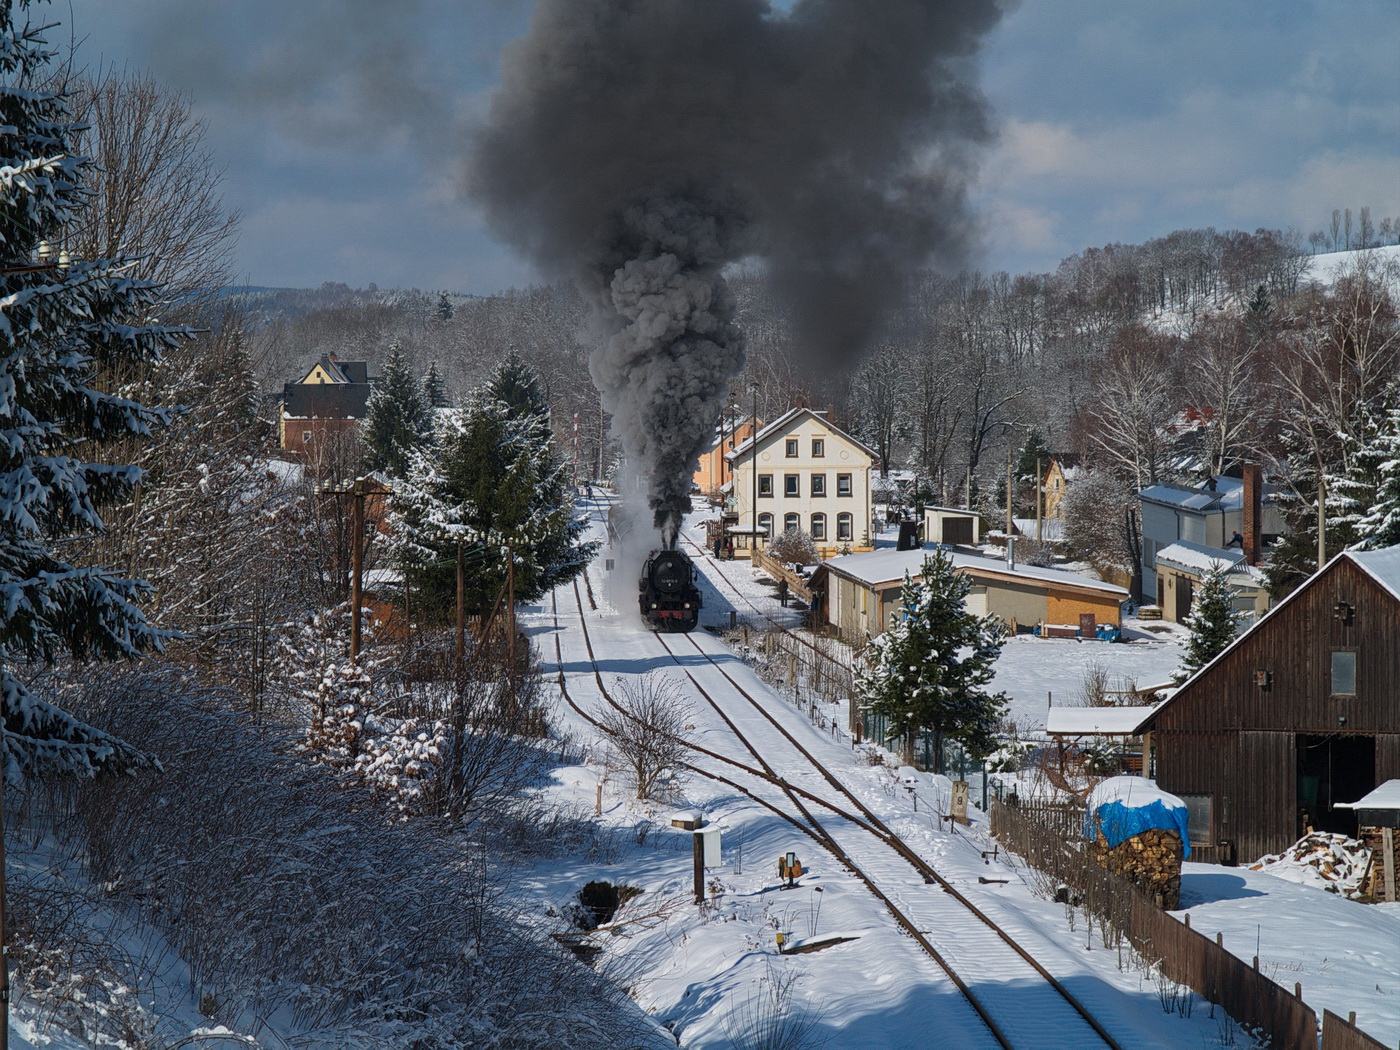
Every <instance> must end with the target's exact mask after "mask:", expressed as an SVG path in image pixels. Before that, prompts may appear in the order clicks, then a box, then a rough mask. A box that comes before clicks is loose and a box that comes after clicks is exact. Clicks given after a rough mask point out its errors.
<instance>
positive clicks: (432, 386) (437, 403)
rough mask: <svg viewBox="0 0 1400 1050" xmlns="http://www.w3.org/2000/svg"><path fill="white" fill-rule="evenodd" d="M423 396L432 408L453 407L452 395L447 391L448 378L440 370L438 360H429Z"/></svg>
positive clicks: (424, 379)
mask: <svg viewBox="0 0 1400 1050" xmlns="http://www.w3.org/2000/svg"><path fill="white" fill-rule="evenodd" d="M423 397H424V398H425V399H426V400H427V402H428V407H429V408H430V409H431V408H450V407H452V397H451V395H449V394H448V392H447V380H446V379H444V378H443V377H442V373H441V372H439V371H438V366H437V362H436V361H432V362H429V364H428V374H427V375H426V376H424V377H423Z"/></svg>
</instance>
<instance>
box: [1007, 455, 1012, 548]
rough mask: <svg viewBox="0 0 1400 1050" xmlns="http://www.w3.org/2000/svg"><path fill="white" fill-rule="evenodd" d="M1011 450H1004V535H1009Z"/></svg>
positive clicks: (1010, 526) (1010, 524)
mask: <svg viewBox="0 0 1400 1050" xmlns="http://www.w3.org/2000/svg"><path fill="white" fill-rule="evenodd" d="M1011 528H1012V523H1011V450H1010V449H1007V450H1006V535H1007V536H1008V537H1009V536H1010V535H1011Z"/></svg>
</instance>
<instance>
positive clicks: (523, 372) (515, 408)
mask: <svg viewBox="0 0 1400 1050" xmlns="http://www.w3.org/2000/svg"><path fill="white" fill-rule="evenodd" d="M486 394H487V396H489V397H492V398H494V399H495V400H497V401H499V402H500V403H501V404H503V405H505V406H506V407H507V408H508V409H509V410H510V415H511V418H513V419H527V418H533V419H535V420H537V421H539V422H547V421H548V419H549V398H547V397H546V396H545V393H544V390H543V389H542V388H541V387H540V377H539V376H538V375H537V374H536V373H535V370H534V369H533V368H531V367H530V366H529V365H527V364H526V363H525V362H524V361H522V360H521V359H520V355H519V354H518V353H516V352H515V348H514V347H511V349H510V353H509V354H507V355H506V359H505V360H504V361H502V362H501V365H500V367H499V368H497V369H496V371H495V374H493V375H492V376H491V378H490V379H489V380H488V381H487V383H486Z"/></svg>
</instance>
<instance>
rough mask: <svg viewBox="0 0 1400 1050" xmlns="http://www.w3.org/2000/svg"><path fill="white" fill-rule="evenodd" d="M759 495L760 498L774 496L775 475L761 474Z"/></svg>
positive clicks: (759, 477)
mask: <svg viewBox="0 0 1400 1050" xmlns="http://www.w3.org/2000/svg"><path fill="white" fill-rule="evenodd" d="M758 494H759V495H760V496H771V495H773V475H772V474H760V475H759V476H758Z"/></svg>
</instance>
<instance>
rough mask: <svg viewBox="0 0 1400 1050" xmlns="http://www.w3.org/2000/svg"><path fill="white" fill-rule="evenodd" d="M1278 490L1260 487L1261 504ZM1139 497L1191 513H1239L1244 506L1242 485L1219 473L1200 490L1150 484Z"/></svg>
mask: <svg viewBox="0 0 1400 1050" xmlns="http://www.w3.org/2000/svg"><path fill="white" fill-rule="evenodd" d="M1212 486H1213V487H1212ZM1277 491H1278V486H1277V485H1269V484H1264V485H1261V486H1260V495H1261V498H1262V500H1263V502H1265V503H1272V502H1274V498H1275V494H1276V493H1277ZM1138 497H1139V498H1141V499H1144V500H1146V501H1147V502H1149V503H1161V504H1164V505H1166V506H1168V507H1180V508H1181V509H1182V510H1194V511H1199V512H1201V513H1203V514H1204V513H1215V512H1216V511H1223V510H1239V509H1240V508H1241V507H1243V506H1244V482H1243V481H1242V480H1241V479H1240V478H1229V477H1225V476H1224V475H1223V474H1222V475H1220V476H1218V477H1214V478H1211V479H1210V482H1209V483H1207V485H1206V486H1204V487H1201V488H1187V487H1186V486H1184V485H1149V486H1148V487H1147V488H1145V489H1143V490H1142V491H1141V492H1139V493H1138Z"/></svg>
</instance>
